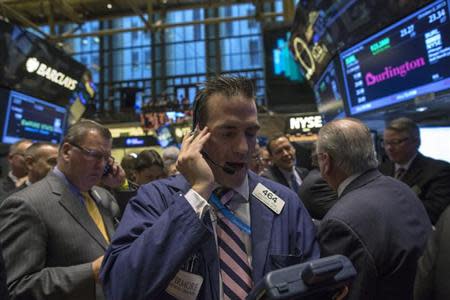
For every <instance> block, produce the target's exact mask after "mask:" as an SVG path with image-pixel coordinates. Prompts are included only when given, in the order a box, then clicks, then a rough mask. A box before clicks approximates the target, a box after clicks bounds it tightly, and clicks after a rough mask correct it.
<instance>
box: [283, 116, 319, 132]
mask: <svg viewBox="0 0 450 300" xmlns="http://www.w3.org/2000/svg"><path fill="white" fill-rule="evenodd" d="M322 125H323V120H322V116H320V115H313V116H298V117H290V118H289V128H288V129H289V132H290V133H315V132H318V131H319V129H320V128H321V127H322Z"/></svg>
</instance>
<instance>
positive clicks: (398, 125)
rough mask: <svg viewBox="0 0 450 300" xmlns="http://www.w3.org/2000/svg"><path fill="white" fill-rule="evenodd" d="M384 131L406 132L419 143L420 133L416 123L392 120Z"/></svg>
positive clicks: (406, 119) (400, 119) (398, 119)
mask: <svg viewBox="0 0 450 300" xmlns="http://www.w3.org/2000/svg"><path fill="white" fill-rule="evenodd" d="M386 129H389V130H393V131H395V132H406V133H407V134H408V135H409V136H410V137H412V138H415V139H417V140H419V141H420V131H419V127H418V126H417V124H416V122H414V121H413V120H411V119H409V118H406V117H401V118H397V119H394V120H392V121H390V122H389V123H388V125H387V126H386Z"/></svg>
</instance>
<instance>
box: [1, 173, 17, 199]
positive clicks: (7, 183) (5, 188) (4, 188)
mask: <svg viewBox="0 0 450 300" xmlns="http://www.w3.org/2000/svg"><path fill="white" fill-rule="evenodd" d="M15 189H16V184H15V183H14V181H12V179H11V178H9V176H8V175H6V177H3V178H2V179H0V204H1V203H2V201H3V200H5V199H6V198H7V197H8V196H9V195H10V194H11V193H12V192H13V191H14V190H15Z"/></svg>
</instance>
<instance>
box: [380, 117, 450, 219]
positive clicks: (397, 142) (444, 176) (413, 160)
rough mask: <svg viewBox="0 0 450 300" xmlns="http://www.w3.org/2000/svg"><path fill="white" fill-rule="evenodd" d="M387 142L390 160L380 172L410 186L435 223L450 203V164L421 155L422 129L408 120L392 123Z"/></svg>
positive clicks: (385, 137) (382, 165)
mask: <svg viewBox="0 0 450 300" xmlns="http://www.w3.org/2000/svg"><path fill="white" fill-rule="evenodd" d="M383 143H384V149H385V151H386V154H387V156H388V157H389V161H386V162H384V163H383V164H381V165H380V167H379V168H380V171H381V172H382V173H383V174H385V175H389V176H392V177H395V178H397V179H399V180H401V181H403V182H404V183H406V184H407V185H409V186H410V187H411V188H412V190H413V191H414V192H415V193H416V194H417V196H418V197H419V199H420V200H422V202H423V205H425V209H426V210H427V213H428V215H429V217H430V220H431V223H433V224H435V223H436V222H437V220H438V219H439V216H440V215H441V213H442V212H443V211H444V209H445V208H446V207H447V206H448V205H449V204H450V164H449V163H447V162H445V161H441V160H436V159H432V158H430V157H426V156H424V155H422V154H421V153H420V152H419V150H418V149H419V146H420V132H419V128H418V127H417V124H416V123H415V122H414V121H413V120H411V119H408V118H398V119H395V120H393V121H391V122H390V123H389V124H388V125H387V126H386V129H385V131H384V141H383Z"/></svg>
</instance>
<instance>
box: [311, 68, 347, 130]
mask: <svg viewBox="0 0 450 300" xmlns="http://www.w3.org/2000/svg"><path fill="white" fill-rule="evenodd" d="M314 94H315V96H316V104H317V110H318V111H319V113H320V114H321V115H322V117H323V119H324V120H325V122H329V121H331V120H333V119H340V118H343V117H345V110H344V102H343V100H342V94H341V92H340V83H339V80H338V76H337V72H336V68H335V65H334V60H332V61H330V63H329V64H328V66H327V68H326V69H325V71H324V72H323V74H322V75H321V76H320V77H319V79H318V80H317V82H316V83H315V84H314Z"/></svg>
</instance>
